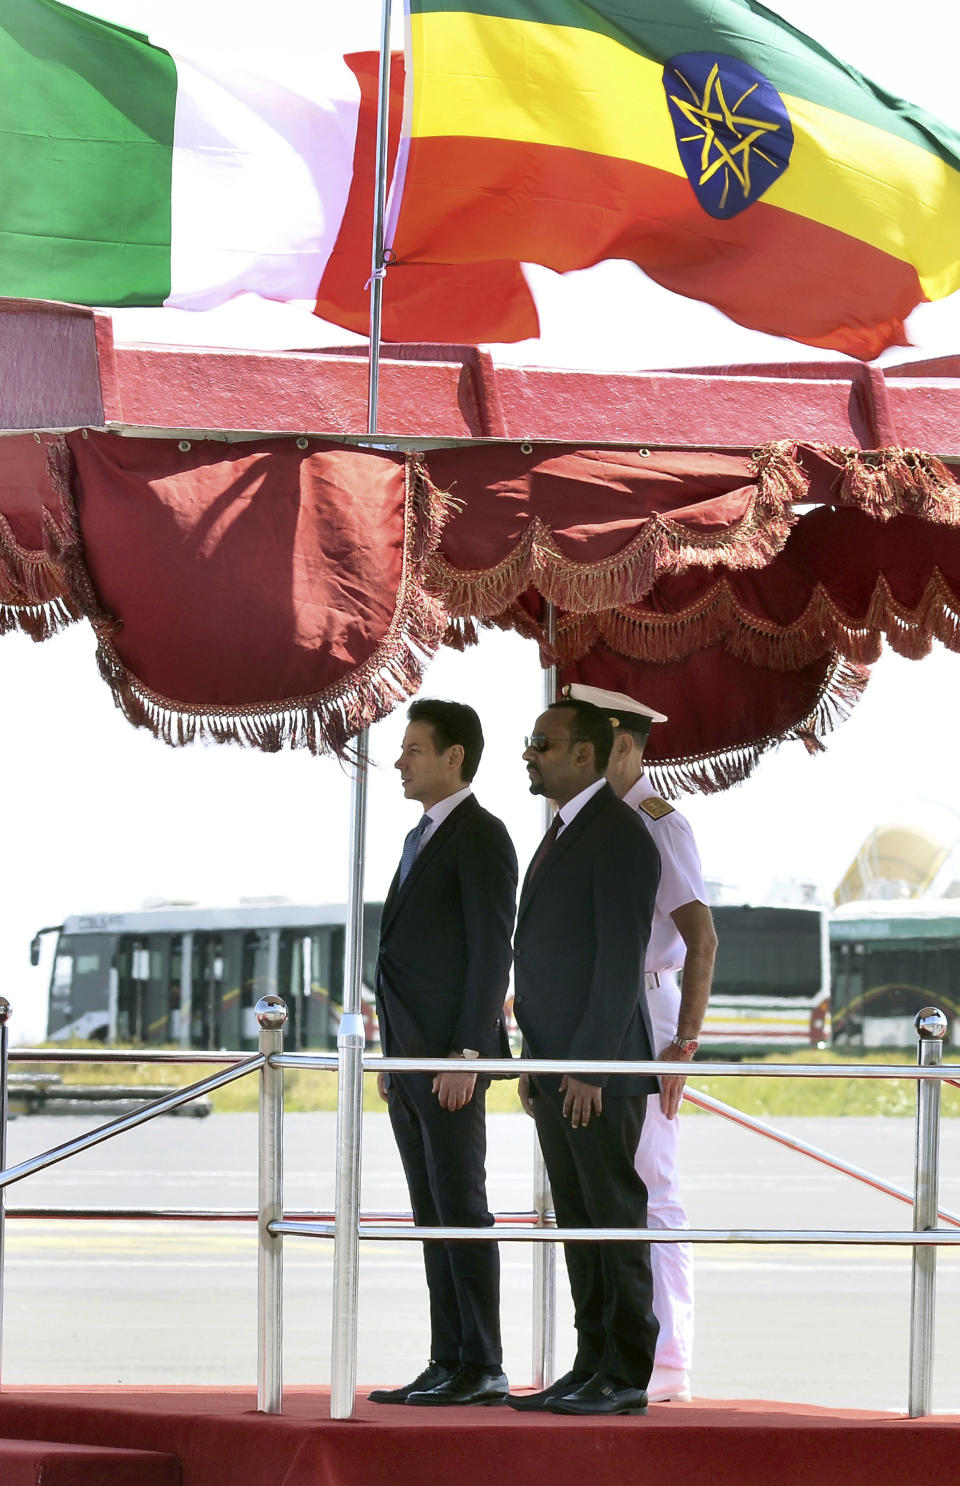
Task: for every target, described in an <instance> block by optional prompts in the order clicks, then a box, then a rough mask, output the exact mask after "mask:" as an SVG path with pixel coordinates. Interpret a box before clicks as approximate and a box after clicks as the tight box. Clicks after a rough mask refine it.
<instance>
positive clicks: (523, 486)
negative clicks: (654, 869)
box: [0, 307, 960, 788]
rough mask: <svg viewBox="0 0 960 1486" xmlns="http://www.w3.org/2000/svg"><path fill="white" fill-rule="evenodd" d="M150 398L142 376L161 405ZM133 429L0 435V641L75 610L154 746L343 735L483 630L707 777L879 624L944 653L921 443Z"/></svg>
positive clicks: (939, 470) (829, 699)
mask: <svg viewBox="0 0 960 1486" xmlns="http://www.w3.org/2000/svg"><path fill="white" fill-rule="evenodd" d="M41 309H42V307H41ZM30 312H31V313H34V314H39V313H40V311H38V310H36V308H35V307H31V311H30ZM73 313H74V314H79V313H81V312H73ZM68 328H69V329H70V330H71V333H72V334H73V335H74V336H76V326H75V325H72V324H71V325H70V326H69V327H68ZM98 333H99V334H100V336H101V339H102V334H103V332H102V327H99V330H98ZM156 354H157V364H158V368H161V367H163V365H164V362H163V359H162V358H163V356H164V353H163V352H161V351H158V352H157V353H156ZM177 354H178V355H179V356H180V357H182V356H184V355H186V354H187V353H177ZM192 354H193V355H194V356H195V357H197V358H199V357H201V356H202V355H203V354H204V353H192ZM211 354H216V355H219V356H222V354H224V353H211ZM137 355H138V357H139V358H140V360H139V362H138V365H144V364H146V363H145V361H144V358H145V357H146V356H147V353H146V352H144V351H143V349H142V348H140V349H139V350H138V352H137ZM321 359H323V360H330V361H332V360H333V359H334V358H332V357H330V358H320V357H315V358H314V360H315V362H319V361H321ZM101 360H102V357H101ZM339 362H340V364H342V365H343V366H344V367H346V368H348V369H349V375H350V376H352V374H353V370H354V367H355V365H356V363H355V362H354V361H353V360H352V359H349V358H344V357H341V358H339ZM464 365H465V363H464ZM418 369H419V368H418V367H417V364H416V363H414V364H413V365H410V364H408V365H407V370H408V371H411V372H414V371H416V370H418ZM434 369H435V368H431V370H434ZM261 370H262V368H261ZM858 374H859V373H858ZM527 375H528V376H531V375H535V374H527ZM674 375H678V374H674ZM876 375H877V374H876V373H871V376H873V377H875V376H876ZM461 376H462V372H461ZM670 376H671V374H663V375H662V377H661V382H663V383H667V382H668V380H669V377H670ZM706 377H713V374H703V376H700V375H698V377H697V379H696V380H697V382H698V385H699V384H701V383H702V381H703V379H704V378H706ZM294 380H295V379H294ZM713 380H718V379H717V378H716V377H713ZM719 380H720V381H721V383H722V385H723V386H725V387H727V388H728V380H727V381H724V380H723V379H719ZM781 380H782V379H781ZM821 380H822V379H821ZM950 380H951V382H952V379H950ZM689 381H690V378H687V379H686V381H684V379H683V378H682V376H681V387H680V389H679V392H678V397H680V395H681V394H682V395H683V396H686V395H687V393H688V392H689V390H690V389H689V388H688V387H687V385H686V382H689ZM165 386H166V379H165V377H164V376H163V375H161V374H160V373H159V371H158V388H159V399H158V400H159V401H160V402H162V401H163V398H164V397H165V396H166V395H167V393H166V391H165ZM102 389H103V379H102V377H101V392H102ZM951 390H952V389H951ZM610 391H611V389H610V388H609V387H607V389H606V396H607V399H608V404H609V409H610V410H612V412H611V413H610V416H613V417H615V418H616V419H623V417H624V413H623V408H622V405H621V404H620V403H617V402H616V401H611V400H610ZM661 391H662V389H661ZM45 395H47V394H45V393H44V392H43V389H42V388H41V395H40V399H39V400H40V401H41V402H42V401H43V397H44V396H45ZM50 395H52V394H50ZM136 395H138V396H140V397H141V398H143V397H144V396H145V395H146V394H145V392H144V389H143V387H142V386H138V388H137V389H136ZM458 396H459V394H458ZM35 400H36V399H35ZM200 401H201V402H202V398H201V399H200ZM758 406H759V404H758ZM2 411H4V410H3V408H2V398H0V412H2ZM202 411H203V409H202V407H201V406H198V407H197V412H198V413H201V412H202ZM301 411H303V410H302V409H301ZM435 412H436V409H435V408H434V414H435ZM887 412H889V409H888V410H887ZM35 413H36V410H34V417H33V418H32V419H31V421H32V422H33V423H34V424H35V425H36V424H39V422H40V420H39V419H37V418H36V416H35ZM681 416H683V414H682V411H681V412H678V411H677V406H676V405H675V407H674V421H677V419H678V418H679V417H681ZM885 416H886V415H885ZM930 416H931V415H930V410H929V407H928V406H925V411H924V417H925V418H926V419H927V420H928V422H929V420H930ZM424 417H425V423H426V425H427V426H428V427H429V423H430V408H429V406H427V407H425V409H424ZM751 417H752V415H750V414H749V409H748V415H744V416H741V418H740V427H739V428H738V431H742V432H750V431H751ZM765 417H766V413H765V412H763V411H761V413H760V416H759V418H757V417H754V418H753V425H752V426H756V424H757V423H758V422H759V423H762V422H763V420H764V418H765ZM6 421H9V412H8V413H7V420H6ZM67 421H68V420H67V419H63V420H62V422H61V427H62V426H63V423H66V422H67ZM305 421H306V420H305ZM547 421H549V416H548V417H547ZM609 421H610V420H609V417H608V418H607V423H609ZM664 421H669V420H664ZM43 422H44V426H45V429H46V430H49V429H50V426H51V423H52V422H53V420H52V419H44V420H43ZM204 422H205V420H204V418H203V417H197V418H196V420H195V422H194V424H193V426H194V427H199V426H201V425H202V424H203V423H204ZM811 422H814V423H817V424H818V426H822V425H823V424H826V425H827V426H828V430H829V432H831V433H835V432H837V429H836V426H835V425H836V419H835V417H834V416H833V415H831V416H830V417H824V416H822V414H821V413H817V414H815V415H814V416H813V417H812V418H811V417H810V415H809V413H807V414H802V413H801V415H800V416H798V417H797V418H796V419H795V420H794V424H795V429H790V428H785V429H784V432H794V431H795V430H796V429H799V431H800V432H802V433H805V434H808V431H809V425H810V423H811ZM805 424H806V425H807V426H806V427H805V426H804V425H805ZM111 425H113V426H114V427H115V428H116V430H117V431H106V430H107V429H109V428H110V427H111ZM653 431H654V432H655V431H656V428H655V426H654V427H653ZM130 432H131V429H130V426H129V425H128V424H125V425H123V431H122V432H121V431H120V426H119V420H117V419H112V418H109V417H102V418H101V421H100V427H99V428H94V427H82V428H78V429H75V430H74V431H71V432H68V433H52V432H49V431H42V432H41V431H40V430H39V428H38V429H37V431H36V432H30V433H25V434H19V435H16V436H8V437H6V438H4V439H3V440H2V441H0V632H2V631H3V630H4V629H9V628H13V627H18V628H21V629H24V630H26V631H27V632H28V633H30V634H32V635H33V636H34V638H43V637H44V636H45V635H46V634H49V633H51V632H52V631H53V630H55V629H57V628H59V627H60V626H61V625H63V624H64V623H67V622H70V621H71V620H72V619H75V618H80V617H85V618H87V619H89V620H90V622H91V623H92V624H93V626H94V629H95V630H96V633H97V636H98V640H99V657H100V664H101V670H102V672H103V675H104V677H105V678H106V680H107V681H108V683H109V684H110V686H111V687H112V689H113V691H114V695H115V697H116V699H117V701H118V703H119V705H121V706H122V707H123V709H124V711H125V713H126V715H127V716H128V717H129V718H130V720H131V721H132V722H134V723H135V724H137V725H139V726H146V727H148V728H150V729H151V730H152V731H153V732H154V733H155V734H157V735H158V736H160V737H162V738H164V739H165V740H166V741H167V742H170V743H185V742H189V741H191V740H192V739H194V738H196V737H199V736H208V737H212V738H215V739H218V740H221V741H222V740H226V739H237V740H239V741H242V742H244V743H248V744H251V745H253V746H256V747H260V748H264V749H276V748H279V747H282V746H284V745H290V746H307V747H309V748H311V749H312V750H314V751H317V750H322V749H324V748H334V749H338V750H339V749H342V748H343V746H344V744H345V743H346V742H347V741H348V739H349V738H350V737H351V736H353V735H355V734H356V732H357V731H359V729H360V728H361V727H363V726H365V725H366V724H368V723H370V722H372V721H374V720H375V719H376V718H378V717H382V716H384V715H385V714H386V713H387V712H389V711H390V710H392V708H393V707H395V706H396V705H398V704H399V703H400V702H401V701H403V700H404V699H405V698H406V697H408V696H409V695H410V694H411V693H412V692H413V691H414V690H415V689H416V687H417V685H418V682H419V679H420V662H421V659H422V658H423V656H424V655H425V654H429V653H430V652H431V651H432V650H433V649H434V648H435V647H436V645H437V644H438V643H440V641H441V639H445V640H446V641H447V642H448V643H452V644H461V645H462V644H464V643H467V642H469V641H470V640H472V639H473V638H475V634H476V622H477V621H480V622H481V623H496V624H499V625H501V626H504V627H514V628H517V629H519V630H520V631H521V632H523V633H525V634H529V635H532V636H535V637H537V638H538V639H539V640H540V642H541V646H542V651H543V658H544V661H545V663H548V662H549V661H550V660H552V659H554V658H556V659H558V661H559V664H560V668H561V678H562V680H573V679H577V680H581V681H588V682H590V683H592V684H596V685H601V686H605V687H610V688H612V689H615V690H618V691H626V692H630V693H631V694H633V695H636V696H640V697H642V698H643V699H644V700H645V701H647V702H649V703H651V704H652V705H654V706H656V707H657V708H659V709H660V710H662V711H664V712H666V713H667V714H668V716H669V718H670V721H669V722H668V723H666V724H664V725H663V726H662V727H660V728H657V729H656V730H655V731H654V735H653V738H652V739H651V743H650V746H649V755H650V758H651V762H653V763H655V764H656V765H658V766H659V772H660V780H661V785H663V786H665V787H667V788H670V787H671V786H672V785H673V784H677V783H683V784H685V785H687V786H688V787H689V786H690V785H693V786H695V787H699V788H717V787H724V786H725V785H727V784H729V783H731V782H733V781H734V780H736V779H738V778H742V777H744V775H745V774H746V773H747V772H749V769H750V768H751V767H752V765H753V763H754V761H755V759H756V758H757V757H758V756H759V753H760V752H762V750H763V749H764V748H766V747H768V746H770V745H771V744H773V743H776V742H778V741H779V740H781V739H782V738H785V737H789V736H795V737H800V738H802V739H803V740H804V741H805V742H806V743H807V745H808V746H810V747H818V746H820V739H821V738H822V736H823V734H824V732H825V731H826V730H827V729H828V728H829V727H830V726H831V724H832V723H833V721H835V719H836V717H837V716H838V715H840V714H842V713H843V711H844V710H845V709H846V708H847V707H849V705H850V704H851V703H852V702H853V701H854V700H855V699H856V696H857V695H858V694H859V691H860V690H861V689H862V687H863V685H864V683H865V680H866V674H867V673H866V671H865V670H864V669H863V667H864V666H865V665H866V664H869V663H870V662H871V661H873V660H875V659H876V657H877V655H878V654H879V651H880V648H881V644H882V640H883V638H884V636H886V637H887V638H888V640H889V641H890V643H891V644H893V645H894V647H895V648H896V649H897V650H899V651H900V652H901V653H904V654H907V655H921V654H923V653H925V652H926V651H927V650H928V649H929V647H930V644H931V640H932V639H933V638H934V637H936V638H939V639H941V640H942V641H943V642H944V643H945V644H947V645H948V646H950V647H951V648H960V639H958V630H957V615H958V613H960V606H958V595H960V489H958V485H957V482H956V480H955V478H954V475H953V473H952V471H951V469H950V468H949V467H948V466H947V465H946V464H945V463H944V462H942V461H941V460H939V459H938V458H936V457H934V456H933V455H927V454H921V453H919V452H916V451H913V450H909V449H904V448H902V447H893V448H881V449H874V450H863V449H860V448H858V447H857V446H856V445H855V444H853V443H848V444H847V445H846V446H844V447H841V446H838V445H834V444H825V443H822V442H817V443H816V444H814V443H813V442H806V441H805V442H804V443H802V444H800V445H799V446H798V445H795V444H793V443H791V442H784V441H778V442H772V441H769V440H767V441H765V442H763V443H761V444H759V445H758V446H756V447H751V448H746V447H743V446H741V447H739V448H737V447H734V448H733V449H731V448H722V447H712V448H699V449H694V448H690V447H687V448H662V447H659V448H658V447H653V446H652V445H647V446H641V445H639V444H638V443H637V442H636V441H634V442H633V443H631V444H630V445H629V446H627V445H625V444H624V443H623V441H613V440H610V441H609V443H606V444H605V445H604V446H603V447H600V446H599V445H600V444H601V439H602V436H603V434H604V433H605V432H606V427H605V426H604V424H603V421H602V420H601V421H600V424H599V428H598V438H597V439H596V440H594V441H592V446H591V445H590V444H587V443H584V444H583V445H582V446H579V447H578V446H577V445H571V444H569V443H556V442H553V443H551V442H544V441H541V440H539V439H537V438H536V437H530V438H526V439H522V440H516V439H514V440H504V441H500V442H471V443H469V444H467V445H462V446H459V447H452V448H451V447H431V446H430V445H431V442H432V441H431V439H430V438H429V437H424V438H423V440H422V441H421V447H420V448H419V449H416V450H412V449H404V450H398V449H395V448H394V449H386V448H379V447H353V446H350V445H345V444H343V443H338V442H335V441H331V439H330V438H321V437H318V436H315V435H307V434H301V435H299V436H297V437H294V436H293V435H292V434H286V435H284V436H281V437H273V438H264V437H242V438H241V437H240V436H239V435H237V436H235V437H234V438H233V439H232V441H226V440H225V439H224V437H223V435H222V434H221V435H220V437H219V438H212V437H210V438H203V437H196V436H194V434H193V432H192V430H191V431H189V433H188V432H187V430H185V429H183V428H180V429H176V430H167V431H165V433H166V436H164V437H130V436H128V435H129V433H130ZM401 442H403V441H401ZM615 442H616V444H617V446H613V445H614V443H615ZM545 600H550V601H551V602H552V603H553V604H554V605H555V606H556V610H557V641H556V651H555V652H553V651H551V650H550V649H549V647H548V646H547V645H546V641H545V637H544V634H543V632H542V625H541V621H542V618H543V607H544V601H545Z"/></svg>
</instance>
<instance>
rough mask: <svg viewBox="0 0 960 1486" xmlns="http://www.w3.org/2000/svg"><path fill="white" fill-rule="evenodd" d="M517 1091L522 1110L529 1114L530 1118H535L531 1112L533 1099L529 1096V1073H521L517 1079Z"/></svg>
mask: <svg viewBox="0 0 960 1486" xmlns="http://www.w3.org/2000/svg"><path fill="white" fill-rule="evenodd" d="M517 1093H518V1095H519V1096H520V1103H521V1104H522V1105H523V1108H524V1112H525V1113H526V1114H528V1115H529V1116H530V1118H531V1120H535V1119H536V1115H535V1114H534V1112H533V1100H532V1099H531V1098H530V1075H529V1073H521V1075H520V1077H519V1078H518V1079H517Z"/></svg>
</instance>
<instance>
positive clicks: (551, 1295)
mask: <svg viewBox="0 0 960 1486" xmlns="http://www.w3.org/2000/svg"><path fill="white" fill-rule="evenodd" d="M551 1205H552V1199H551V1196H550V1183H549V1181H548V1180H547V1168H546V1165H545V1163H544V1159H543V1153H542V1152H541V1150H540V1142H539V1140H538V1139H537V1137H536V1134H534V1137H533V1208H534V1212H535V1213H536V1215H537V1227H538V1228H545V1227H546V1215H547V1213H548V1212H549V1210H550V1207H551ZM556 1350H557V1246H556V1244H554V1243H542V1244H537V1246H536V1248H535V1249H534V1251H533V1386H534V1388H538V1389H539V1388H546V1387H548V1386H549V1384H550V1383H552V1382H553V1379H554V1377H555V1376H556V1372H555V1366H554V1364H555V1359H556Z"/></svg>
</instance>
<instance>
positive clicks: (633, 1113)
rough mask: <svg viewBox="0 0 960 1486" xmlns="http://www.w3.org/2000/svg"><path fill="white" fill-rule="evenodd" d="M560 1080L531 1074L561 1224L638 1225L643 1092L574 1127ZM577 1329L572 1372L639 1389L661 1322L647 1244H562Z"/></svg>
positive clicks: (642, 1191)
mask: <svg viewBox="0 0 960 1486" xmlns="http://www.w3.org/2000/svg"><path fill="white" fill-rule="evenodd" d="M559 1082H560V1081H559V1079H557V1078H555V1077H547V1076H542V1075H541V1076H537V1077H536V1078H535V1079H534V1078H531V1089H532V1091H533V1094H534V1098H533V1107H534V1110H535V1115H534V1118H535V1119H536V1124H537V1135H538V1137H539V1140H540V1148H541V1150H542V1151H543V1159H544V1161H545V1162H546V1167H547V1174H548V1176H549V1178H550V1186H551V1189H552V1191H553V1204H554V1209H555V1211H556V1214H557V1226H558V1227H560V1228H645V1227H646V1226H647V1192H646V1188H645V1187H644V1185H643V1182H642V1181H641V1180H640V1178H639V1176H638V1175H637V1173H636V1170H635V1168H634V1160H635V1157H636V1151H637V1144H638V1142H639V1139H640V1131H641V1129H642V1128H643V1117H644V1112H645V1109H646V1103H647V1095H646V1094H635V1095H627V1096H626V1097H621V1098H611V1097H610V1094H609V1089H605V1090H604V1096H603V1113H602V1114H601V1115H599V1116H597V1115H594V1116H593V1118H592V1119H591V1121H590V1123H589V1125H586V1126H581V1127H580V1128H579V1129H577V1130H574V1129H572V1127H571V1125H570V1121H569V1120H566V1119H564V1117H563V1096H562V1094H561V1093H560V1089H559ZM564 1257H565V1259H566V1263H567V1274H568V1275H569V1278H570V1292H571V1294H572V1296H573V1308H574V1325H575V1326H576V1330H577V1355H576V1359H575V1361H574V1363H573V1368H574V1370H575V1371H576V1372H586V1373H595V1372H601V1373H605V1374H607V1375H608V1376H609V1377H613V1378H616V1379H618V1380H619V1381H620V1382H621V1383H626V1384H628V1385H631V1386H633V1387H636V1388H645V1387H646V1385H647V1383H648V1381H649V1379H650V1374H651V1372H652V1370H653V1358H654V1351H655V1348H656V1343H657V1332H658V1329H659V1328H658V1325H657V1320H656V1317H655V1315H654V1312H653V1276H652V1272H651V1268H650V1245H649V1244H646V1243H598V1244H591V1243H575V1244H574V1243H571V1244H566V1245H565V1246H564Z"/></svg>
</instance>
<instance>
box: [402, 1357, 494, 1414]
mask: <svg viewBox="0 0 960 1486" xmlns="http://www.w3.org/2000/svg"><path fill="white" fill-rule="evenodd" d="M509 1392H510V1384H509V1383H508V1382H507V1375H506V1373H505V1372H503V1371H502V1370H501V1369H500V1368H499V1367H482V1366H480V1365H479V1364H476V1363H470V1362H465V1363H464V1364H463V1366H462V1367H460V1368H458V1369H457V1371H456V1372H455V1373H454V1375H453V1377H452V1378H448V1379H447V1380H446V1382H445V1383H440V1384H438V1386H437V1387H436V1388H429V1389H424V1390H421V1391H420V1392H418V1393H411V1394H410V1395H409V1397H408V1398H407V1403H412V1404H415V1405H420V1406H423V1407H428V1408H443V1407H446V1406H450V1405H452V1404H466V1403H503V1401H504V1399H505V1398H506V1396H507V1394H508V1393H509Z"/></svg>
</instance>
